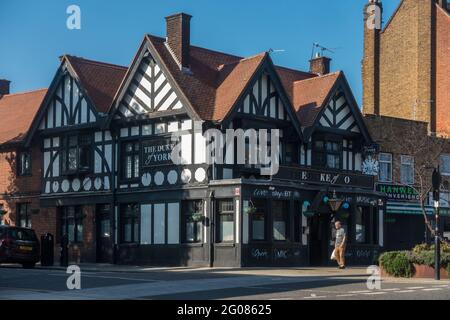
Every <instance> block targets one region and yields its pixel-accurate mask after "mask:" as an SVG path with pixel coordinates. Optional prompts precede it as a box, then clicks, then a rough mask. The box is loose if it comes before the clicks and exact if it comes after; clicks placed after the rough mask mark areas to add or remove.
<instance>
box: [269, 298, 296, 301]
mask: <svg viewBox="0 0 450 320" xmlns="http://www.w3.org/2000/svg"><path fill="white" fill-rule="evenodd" d="M269 300H273V301H277V300H294V299H292V298H272V299H269Z"/></svg>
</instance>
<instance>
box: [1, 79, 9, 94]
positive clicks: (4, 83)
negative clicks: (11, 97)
mask: <svg viewBox="0 0 450 320" xmlns="http://www.w3.org/2000/svg"><path fill="white" fill-rule="evenodd" d="M10 83H11V81H9V80H5V79H0V97H1V96H4V95H5V94H9V84H10Z"/></svg>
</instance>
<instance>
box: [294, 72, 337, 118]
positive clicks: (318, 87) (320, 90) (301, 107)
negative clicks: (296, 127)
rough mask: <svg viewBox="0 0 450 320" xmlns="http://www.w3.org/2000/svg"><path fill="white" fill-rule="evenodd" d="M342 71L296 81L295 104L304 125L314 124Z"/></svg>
mask: <svg viewBox="0 0 450 320" xmlns="http://www.w3.org/2000/svg"><path fill="white" fill-rule="evenodd" d="M341 75H342V72H340V71H338V72H334V73H330V74H326V75H323V76H320V77H315V78H311V79H306V80H301V81H296V82H294V85H293V88H294V98H293V103H292V104H293V106H294V109H295V111H296V113H297V117H298V119H299V120H300V124H301V126H302V127H309V126H312V125H313V124H314V121H315V120H316V117H317V115H318V114H319V113H320V111H321V110H322V108H323V107H324V104H325V103H326V101H325V99H326V98H327V97H328V95H329V93H330V90H331V89H332V88H333V86H334V84H335V83H336V81H337V80H338V78H339V77H340V76H341Z"/></svg>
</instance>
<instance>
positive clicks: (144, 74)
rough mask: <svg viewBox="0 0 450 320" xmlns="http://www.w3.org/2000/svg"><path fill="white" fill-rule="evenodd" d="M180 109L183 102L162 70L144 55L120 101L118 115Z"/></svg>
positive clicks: (134, 114) (128, 115)
mask: <svg viewBox="0 0 450 320" xmlns="http://www.w3.org/2000/svg"><path fill="white" fill-rule="evenodd" d="M181 109H183V104H182V102H181V101H180V99H179V98H178V96H177V94H176V92H175V90H174V89H173V87H172V85H171V84H170V83H169V80H168V79H167V77H166V75H165V74H164V72H163V71H162V70H161V68H160V67H159V66H158V65H157V64H156V62H155V61H154V60H153V59H152V58H151V57H145V58H144V59H142V61H141V63H140V65H139V67H138V68H137V70H136V73H135V74H134V75H133V79H132V80H131V82H130V85H129V87H128V88H127V91H126V93H125V95H124V97H123V99H122V101H121V102H120V105H119V110H118V117H133V116H136V115H143V114H147V113H151V112H156V111H159V112H162V111H169V110H181Z"/></svg>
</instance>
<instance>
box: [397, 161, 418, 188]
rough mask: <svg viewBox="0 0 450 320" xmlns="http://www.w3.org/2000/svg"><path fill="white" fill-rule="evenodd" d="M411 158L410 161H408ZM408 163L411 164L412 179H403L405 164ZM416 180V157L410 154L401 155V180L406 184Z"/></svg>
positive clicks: (411, 183)
mask: <svg viewBox="0 0 450 320" xmlns="http://www.w3.org/2000/svg"><path fill="white" fill-rule="evenodd" d="M407 160H410V161H407ZM404 165H408V166H411V170H412V181H403V174H402V173H403V166H404ZM414 180H415V176H414V157H413V156H410V155H401V156H400V182H401V183H402V184H405V185H413V184H414Z"/></svg>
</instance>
